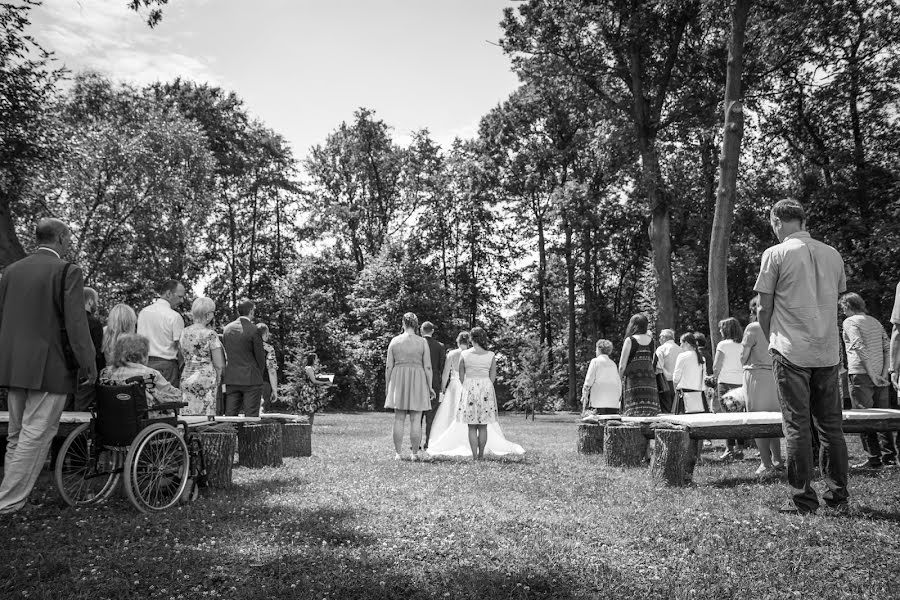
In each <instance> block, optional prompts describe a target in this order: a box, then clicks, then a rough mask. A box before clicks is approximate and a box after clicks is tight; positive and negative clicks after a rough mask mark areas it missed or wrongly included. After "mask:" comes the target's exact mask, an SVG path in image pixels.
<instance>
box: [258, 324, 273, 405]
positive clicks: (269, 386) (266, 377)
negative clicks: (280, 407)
mask: <svg viewBox="0 0 900 600" xmlns="http://www.w3.org/2000/svg"><path fill="white" fill-rule="evenodd" d="M256 329H257V331H259V337H261V338H262V342H263V350H264V351H265V353H266V368H265V370H264V371H263V392H262V402H263V408H264V409H268V408H269V406H271V404H272V403H273V402H276V401H277V400H278V360H277V358H276V356H275V348H273V347H272V344H270V343H269V339H270V337H271V333H270V332H269V326H268V325H266V324H265V323H257V324H256Z"/></svg>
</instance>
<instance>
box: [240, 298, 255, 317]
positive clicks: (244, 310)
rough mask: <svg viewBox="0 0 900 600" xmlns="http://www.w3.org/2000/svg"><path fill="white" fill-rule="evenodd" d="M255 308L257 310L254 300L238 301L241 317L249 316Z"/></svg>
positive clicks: (243, 299)
mask: <svg viewBox="0 0 900 600" xmlns="http://www.w3.org/2000/svg"><path fill="white" fill-rule="evenodd" d="M254 308H256V304H254V303H253V300H251V299H250V298H241V299H240V300H238V305H237V309H238V315H239V316H241V317H246V316H248V315H249V314H250V313H251V312H253V309H254Z"/></svg>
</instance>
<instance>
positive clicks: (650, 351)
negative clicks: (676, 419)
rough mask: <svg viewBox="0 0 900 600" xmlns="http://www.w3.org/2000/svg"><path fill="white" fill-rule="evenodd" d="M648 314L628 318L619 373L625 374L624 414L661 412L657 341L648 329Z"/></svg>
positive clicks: (644, 414) (632, 415)
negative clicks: (657, 380)
mask: <svg viewBox="0 0 900 600" xmlns="http://www.w3.org/2000/svg"><path fill="white" fill-rule="evenodd" d="M648 326H649V322H648V319H647V315H645V314H643V313H638V314H636V315H634V316H632V317H631V320H629V321H628V327H627V328H626V329H625V341H624V342H623V343H622V355H621V357H620V358H619V375H620V376H621V377H622V379H623V381H624V384H623V386H622V387H623V392H622V416H623V417H655V416H656V415H658V414H659V392H658V391H657V389H656V371H657V367H656V344H654V342H653V336H651V335H649V334H648V333H647V327H648Z"/></svg>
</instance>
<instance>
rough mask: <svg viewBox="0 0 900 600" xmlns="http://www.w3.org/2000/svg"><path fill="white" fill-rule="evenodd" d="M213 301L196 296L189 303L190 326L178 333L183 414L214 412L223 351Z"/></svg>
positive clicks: (208, 414) (209, 414) (209, 413)
mask: <svg viewBox="0 0 900 600" xmlns="http://www.w3.org/2000/svg"><path fill="white" fill-rule="evenodd" d="M215 312H216V303H215V302H214V301H213V300H212V298H206V297H200V298H196V299H195V300H194V302H193V303H192V304H191V318H192V319H193V320H194V323H193V325H189V326H187V327H185V328H184V330H183V331H182V332H181V338H180V339H179V341H178V345H179V347H180V348H181V355H182V357H183V358H184V369H183V371H182V373H181V392H182V394H183V400H182V402H187V404H188V405H187V407H186V408H185V409H184V410H183V411H182V414H184V415H206V416H210V417H211V416H215V414H216V390H217V389H218V387H219V382H220V381H221V379H222V370H223V369H224V368H225V351H224V350H223V349H222V342H220V341H219V336H218V335H216V331H215V329H214V328H213V318H214V317H215Z"/></svg>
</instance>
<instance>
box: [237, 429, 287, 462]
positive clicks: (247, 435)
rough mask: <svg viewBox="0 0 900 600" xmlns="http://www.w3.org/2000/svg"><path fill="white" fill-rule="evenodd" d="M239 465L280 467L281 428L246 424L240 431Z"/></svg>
mask: <svg viewBox="0 0 900 600" xmlns="http://www.w3.org/2000/svg"><path fill="white" fill-rule="evenodd" d="M237 437H238V464H240V465H241V466H242V467H250V468H251V469H258V468H260V467H280V466H281V457H282V441H281V427H280V426H279V425H278V424H277V423H259V424H250V423H248V424H245V425H243V426H242V427H240V428H239V429H238V435H237Z"/></svg>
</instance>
